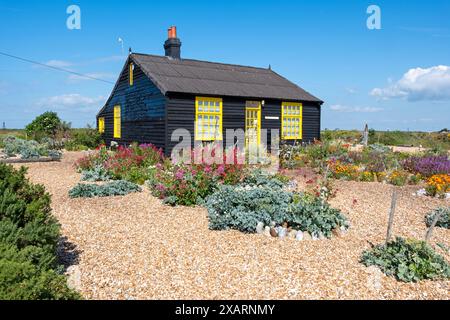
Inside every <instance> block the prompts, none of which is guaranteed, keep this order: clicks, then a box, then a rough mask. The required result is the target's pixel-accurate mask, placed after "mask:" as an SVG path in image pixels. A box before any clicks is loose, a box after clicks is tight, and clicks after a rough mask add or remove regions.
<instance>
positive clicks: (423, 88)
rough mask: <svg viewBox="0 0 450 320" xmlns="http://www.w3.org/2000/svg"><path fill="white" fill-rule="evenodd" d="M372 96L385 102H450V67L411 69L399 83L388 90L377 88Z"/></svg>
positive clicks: (395, 83)
mask: <svg viewBox="0 0 450 320" xmlns="http://www.w3.org/2000/svg"><path fill="white" fill-rule="evenodd" d="M370 94H371V95H372V96H375V97H378V98H380V99H383V100H388V99H406V100H409V101H443V100H450V67H449V66H443V65H441V66H435V67H431V68H427V69H422V68H415V69H410V70H409V71H408V72H407V73H405V74H404V75H403V77H402V78H401V79H400V80H399V81H397V82H392V83H390V84H389V86H387V87H386V88H375V89H373V90H372V92H371V93H370Z"/></svg>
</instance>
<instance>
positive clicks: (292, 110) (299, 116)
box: [281, 102, 303, 140]
mask: <svg viewBox="0 0 450 320" xmlns="http://www.w3.org/2000/svg"><path fill="white" fill-rule="evenodd" d="M281 136H282V139H283V140H301V139H303V104H302V103H296V102H283V103H282V104H281Z"/></svg>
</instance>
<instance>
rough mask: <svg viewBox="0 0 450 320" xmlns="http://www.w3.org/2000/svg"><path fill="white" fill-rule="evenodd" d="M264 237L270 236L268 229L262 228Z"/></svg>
mask: <svg viewBox="0 0 450 320" xmlns="http://www.w3.org/2000/svg"><path fill="white" fill-rule="evenodd" d="M264 235H265V236H266V237H270V236H271V234H270V227H265V228H264Z"/></svg>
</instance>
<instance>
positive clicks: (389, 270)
mask: <svg viewBox="0 0 450 320" xmlns="http://www.w3.org/2000/svg"><path fill="white" fill-rule="evenodd" d="M361 262H362V263H363V264H364V265H365V266H377V267H379V268H380V269H381V270H382V271H383V272H384V273H385V274H386V275H388V276H394V277H396V278H397V280H400V281H403V282H417V281H420V280H424V279H430V280H436V279H446V278H450V265H449V264H448V262H447V261H446V260H445V259H444V258H443V257H442V256H440V255H438V254H437V253H436V252H435V251H434V250H433V249H432V248H431V247H430V246H429V245H428V244H427V243H426V242H424V241H418V240H405V239H403V238H397V239H396V240H395V241H391V242H389V243H387V244H383V245H378V246H375V247H374V248H372V250H369V251H365V252H364V253H363V255H362V258H361Z"/></svg>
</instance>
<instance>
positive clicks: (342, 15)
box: [0, 0, 450, 131]
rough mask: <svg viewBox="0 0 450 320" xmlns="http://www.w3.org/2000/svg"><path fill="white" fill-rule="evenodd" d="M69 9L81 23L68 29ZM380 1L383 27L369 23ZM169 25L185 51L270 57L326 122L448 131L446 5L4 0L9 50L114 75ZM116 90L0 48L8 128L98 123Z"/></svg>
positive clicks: (1, 9) (443, 0) (234, 59)
mask: <svg viewBox="0 0 450 320" xmlns="http://www.w3.org/2000/svg"><path fill="white" fill-rule="evenodd" d="M72 4H75V5H78V6H79V7H80V8H81V30H69V29H68V28H67V27H66V20H67V18H68V17H69V15H68V14H67V13H66V9H67V7H68V6H69V5H72ZM371 4H375V5H378V6H379V7H380V9H381V23H382V29H381V30H369V29H368V28H367V25H366V21H367V18H368V17H369V14H367V13H366V10H367V8H368V6H369V5H371ZM171 25H176V26H177V27H178V35H179V37H180V38H181V40H182V42H183V46H182V57H185V58H194V59H200V60H209V61H217V62H225V63H235V64H243V65H253V66H260V67H267V66H268V65H269V64H270V65H271V66H272V68H273V69H274V70H275V71H277V72H278V73H280V74H282V75H283V76H285V77H287V78H288V79H290V80H292V81H293V82H295V83H297V84H298V85H300V86H301V87H303V88H304V89H306V90H307V91H309V92H311V93H313V94H314V95H316V96H318V97H320V98H321V99H323V100H324V101H325V102H326V103H325V105H324V107H323V112H322V127H323V128H331V129H334V128H341V129H362V128H363V127H364V124H365V123H366V122H367V123H369V125H370V127H373V128H376V129H389V130H395V129H400V130H407V129H409V130H423V131H432V130H440V129H442V128H444V127H450V121H449V120H450V67H449V66H450V1H447V0H433V1H414V0H409V1H406V0H396V1H377V0H374V1H363V0H351V1H350V0H349V1H331V0H330V1H325V0H322V1H320V0H319V1H283V0H278V1H264V0H259V1H211V0H210V1H189V2H188V1H177V0H171V1H167V0H165V1H132V0H129V1H113V0H110V1H93V0H90V1H86V0H83V1H64V0H58V1H21V0H15V1H5V0H0V33H1V36H0V51H1V52H5V53H8V54H12V55H17V56H20V57H23V58H27V59H31V60H35V61H39V62H41V63H45V64H48V65H52V66H57V67H62V68H65V69H69V70H72V71H75V72H79V73H83V74H88V75H91V76H94V77H96V78H100V79H103V80H106V81H109V82H115V80H116V78H117V76H118V73H119V72H120V70H121V68H122V66H123V63H124V61H125V59H126V53H127V48H128V47H132V48H133V51H134V52H142V53H151V54H161V55H162V54H164V50H163V42H164V41H165V39H166V38H167V28H168V27H169V26H171ZM119 37H121V38H122V39H123V40H124V46H125V50H124V51H125V53H123V52H122V49H121V45H120V43H119V42H118V38H119ZM112 86H113V85H112V84H110V83H105V82H100V81H94V80H88V79H83V78H79V77H77V76H74V75H70V74H67V73H62V72H58V71H54V70H51V69H48V68H44V67H39V66H35V65H31V64H28V63H24V62H21V61H17V60H14V59H11V58H8V57H4V56H1V55H0V110H1V113H0V125H1V123H2V122H3V121H4V122H6V126H7V127H10V128H20V127H23V126H24V125H25V124H27V123H28V122H30V121H31V120H32V119H33V118H34V117H35V116H36V115H38V114H40V113H42V112H44V111H46V110H54V111H57V112H58V113H59V115H60V116H61V117H62V118H63V119H64V120H66V121H70V122H72V123H73V126H75V127H81V126H85V125H86V124H87V123H90V124H94V122H95V115H96V113H97V111H98V110H99V109H100V108H101V107H102V105H103V103H104V102H105V100H106V99H107V97H108V95H109V94H110V92H111V89H112Z"/></svg>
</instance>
